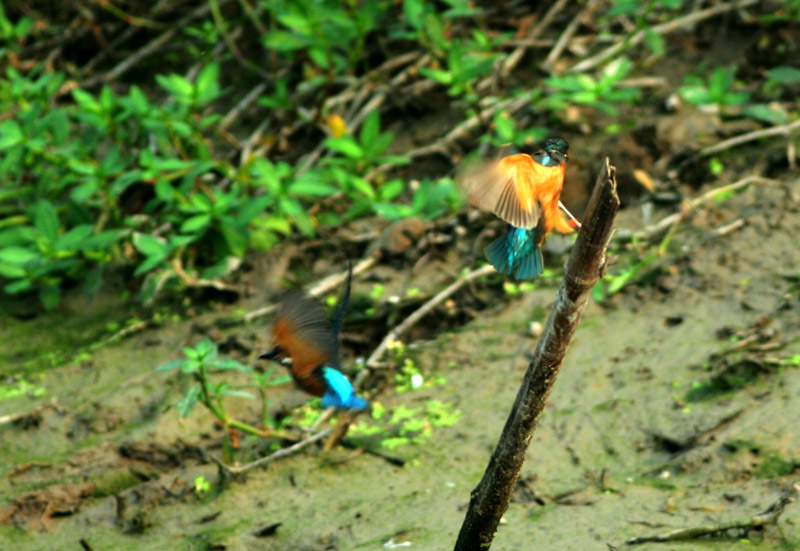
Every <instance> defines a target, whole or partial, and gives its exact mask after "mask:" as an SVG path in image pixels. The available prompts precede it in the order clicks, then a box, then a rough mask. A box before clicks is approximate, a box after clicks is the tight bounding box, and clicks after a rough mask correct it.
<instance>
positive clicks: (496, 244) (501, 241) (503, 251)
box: [486, 235, 511, 275]
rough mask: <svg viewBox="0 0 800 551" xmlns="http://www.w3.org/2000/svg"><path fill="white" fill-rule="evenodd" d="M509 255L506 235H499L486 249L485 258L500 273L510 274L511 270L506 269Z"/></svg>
mask: <svg viewBox="0 0 800 551" xmlns="http://www.w3.org/2000/svg"><path fill="white" fill-rule="evenodd" d="M509 256H510V255H509V254H508V236H507V235H501V236H500V237H498V238H497V239H495V240H494V241H493V242H492V244H491V245H489V247H488V248H487V249H486V258H488V259H489V262H491V263H492V266H494V269H495V270H497V271H498V272H500V273H501V274H505V275H511V270H510V269H508V268H509V266H508V258H509Z"/></svg>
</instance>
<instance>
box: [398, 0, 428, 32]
mask: <svg viewBox="0 0 800 551" xmlns="http://www.w3.org/2000/svg"><path fill="white" fill-rule="evenodd" d="M424 13H425V2H424V0H403V15H404V16H405V18H406V22H407V23H408V24H409V25H410V26H411V27H413V28H415V29H420V28H421V27H422V15H423V14H424Z"/></svg>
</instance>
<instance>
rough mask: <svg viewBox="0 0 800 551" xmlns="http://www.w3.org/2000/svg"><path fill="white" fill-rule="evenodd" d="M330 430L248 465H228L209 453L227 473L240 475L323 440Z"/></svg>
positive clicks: (212, 459) (210, 457)
mask: <svg viewBox="0 0 800 551" xmlns="http://www.w3.org/2000/svg"><path fill="white" fill-rule="evenodd" d="M330 432H331V429H325V430H323V431H321V432H318V433H316V434H315V435H313V436H309V437H308V438H306V439H305V440H301V441H300V442H298V443H296V444H292V445H291V446H289V447H288V448H283V449H281V450H278V451H276V452H274V453H272V454H270V455H267V456H265V457H262V458H260V459H256V460H255V461H253V462H252V463H248V464H247V465H242V466H235V465H228V464H226V463H224V462H222V461H221V460H219V459H217V458H216V457H214V456H213V455H209V456H208V458H209V459H211V461H213V462H214V463H216V464H217V467H219V468H220V470H222V471H225V472H226V473H229V474H233V475H238V474H242V473H246V472H247V471H250V470H253V469H255V468H256V467H260V466H262V465H266V464H268V463H272V462H273V461H277V460H278V459H282V458H284V457H286V456H288V455H292V454H293V453H295V452H298V451H300V450H302V449H303V448H305V447H306V446H308V445H310V444H313V443H314V442H317V441H319V440H322V439H323V438H325V437H326V436H328V434H330Z"/></svg>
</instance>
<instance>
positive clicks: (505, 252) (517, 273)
mask: <svg viewBox="0 0 800 551" xmlns="http://www.w3.org/2000/svg"><path fill="white" fill-rule="evenodd" d="M509 235H511V234H510V233H509V234H506V235H503V236H501V237H498V238H497V239H495V240H494V241H493V242H492V244H491V245H489V247H488V248H487V249H486V257H487V258H488V259H489V262H491V263H492V266H494V269H495V270H497V271H498V272H500V273H501V274H503V275H508V276H512V277H513V278H514V279H516V280H522V279H532V278H534V277H538V276H539V275H541V274H542V272H543V271H544V262H543V261H542V251H541V250H540V249H539V247H537V246H534V247H533V248H532V250H531V252H530V253H528V254H527V255H525V256H522V257H520V256H515V255H514V252H513V251H512V250H511V249H510V247H511V246H510V244H509V238H508V237H509ZM517 254H519V253H517Z"/></svg>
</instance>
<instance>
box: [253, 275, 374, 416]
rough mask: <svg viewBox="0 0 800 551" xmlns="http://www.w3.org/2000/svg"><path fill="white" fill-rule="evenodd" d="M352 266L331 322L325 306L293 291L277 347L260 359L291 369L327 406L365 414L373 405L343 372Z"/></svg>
mask: <svg viewBox="0 0 800 551" xmlns="http://www.w3.org/2000/svg"><path fill="white" fill-rule="evenodd" d="M352 273H353V271H352V266H350V267H349V268H348V271H347V278H346V279H345V283H344V288H343V289H342V294H341V296H340V297H339V300H338V302H337V303H336V306H335V307H334V310H333V315H332V316H331V319H330V321H329V320H328V318H327V316H326V315H325V308H324V307H323V306H322V304H321V303H320V302H319V301H317V300H314V299H312V298H311V297H310V296H308V295H307V294H306V293H305V292H303V291H292V292H290V293H288V294H287V295H286V296H285V297H284V298H283V300H282V301H281V304H280V307H279V309H278V315H277V317H276V318H275V322H274V323H273V324H272V339H273V341H274V343H275V348H273V349H272V350H270V351H269V352H267V353H265V354H262V355H261V356H259V358H261V359H265V360H275V361H277V362H279V363H280V364H281V365H283V366H285V367H287V368H288V369H289V373H290V374H291V376H292V379H294V382H295V383H297V386H299V387H300V388H301V389H302V390H304V391H306V392H308V393H309V394H312V395H314V396H321V397H322V406H323V407H326V408H327V407H332V408H336V409H344V410H356V411H361V410H364V409H366V408H367V407H368V406H369V403H368V402H367V401H366V400H364V399H363V398H359V397H358V396H356V392H355V389H354V388H353V385H352V384H351V383H350V381H349V380H348V379H347V377H346V376H345V375H344V374H343V373H342V372H341V362H340V359H339V348H340V344H339V335H340V333H341V330H342V323H343V322H344V314H345V310H346V309H347V304H348V302H349V301H350V280H351V278H352Z"/></svg>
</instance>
